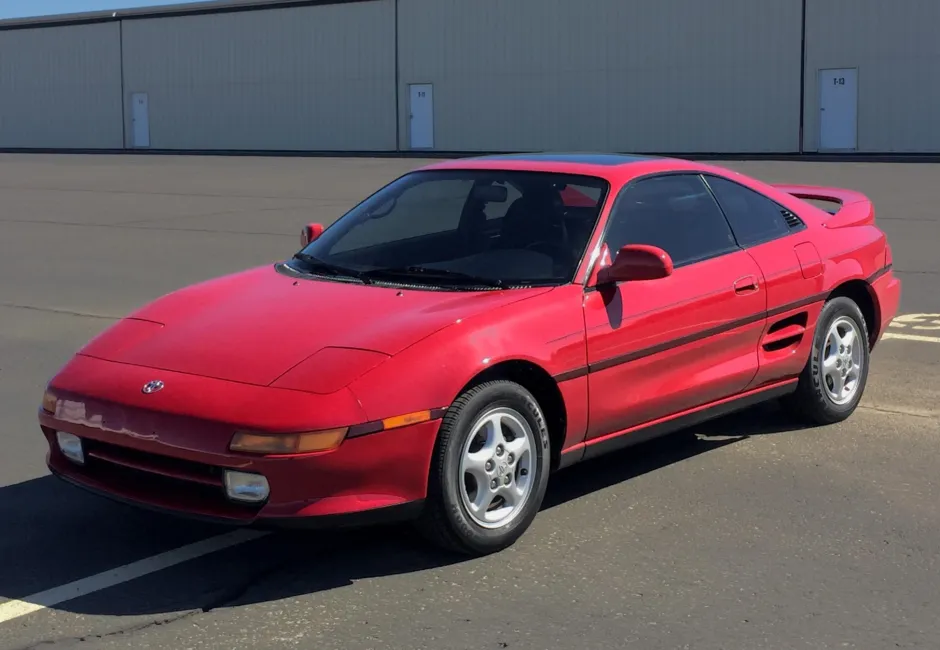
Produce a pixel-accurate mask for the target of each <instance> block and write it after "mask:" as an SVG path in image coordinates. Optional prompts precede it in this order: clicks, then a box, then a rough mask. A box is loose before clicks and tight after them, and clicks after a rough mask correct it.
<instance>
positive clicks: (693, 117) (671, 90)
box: [399, 0, 940, 152]
mask: <svg viewBox="0 0 940 650" xmlns="http://www.w3.org/2000/svg"><path fill="white" fill-rule="evenodd" d="M938 4H940V3H938ZM801 18H802V15H801V2H800V0H773V1H772V2H770V1H763V0H762V1H760V2H756V1H755V0H709V1H708V2H702V1H701V0H657V1H656V2H632V1H631V2H627V1H624V0H619V1H618V0H577V2H575V1H572V0H511V1H510V0H473V1H470V0H400V10H399V30H400V31H399V55H400V79H401V88H400V91H401V92H400V97H401V102H402V106H401V108H402V110H401V115H402V122H401V141H400V143H399V144H400V145H401V147H402V148H403V149H407V148H408V144H409V139H408V138H409V135H408V134H409V130H408V127H409V120H408V117H409V110H408V102H409V91H408V84H410V83H432V84H433V94H434V112H435V116H434V117H435V134H434V135H435V148H437V149H441V150H445V151H446V150H458V151H460V150H465V151H476V150H496V151H499V150H531V149H595V150H620V151H657V152H719V151H723V152H779V151H796V150H797V149H798V146H799V119H800V115H799V114H800V61H801V44H800V37H801V28H802V25H801Z"/></svg>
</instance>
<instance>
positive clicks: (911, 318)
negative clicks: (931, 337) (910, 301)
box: [890, 314, 940, 331]
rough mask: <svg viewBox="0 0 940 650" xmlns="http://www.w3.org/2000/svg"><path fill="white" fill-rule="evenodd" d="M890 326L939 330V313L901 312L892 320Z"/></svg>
mask: <svg viewBox="0 0 940 650" xmlns="http://www.w3.org/2000/svg"><path fill="white" fill-rule="evenodd" d="M890 327H899V328H904V327H911V328H913V329H915V330H934V331H940V314H903V315H901V316H898V317H897V318H895V319H894V320H892V321H891V324H890Z"/></svg>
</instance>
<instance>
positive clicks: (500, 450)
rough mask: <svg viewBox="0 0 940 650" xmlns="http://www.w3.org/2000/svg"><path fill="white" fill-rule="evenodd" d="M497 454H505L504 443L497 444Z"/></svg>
mask: <svg viewBox="0 0 940 650" xmlns="http://www.w3.org/2000/svg"><path fill="white" fill-rule="evenodd" d="M496 455H497V456H502V455H503V446H502V445H497V446H496Z"/></svg>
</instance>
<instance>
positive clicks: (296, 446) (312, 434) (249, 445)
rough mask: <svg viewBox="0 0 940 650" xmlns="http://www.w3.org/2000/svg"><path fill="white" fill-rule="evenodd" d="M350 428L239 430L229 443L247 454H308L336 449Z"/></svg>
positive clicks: (233, 447) (233, 449)
mask: <svg viewBox="0 0 940 650" xmlns="http://www.w3.org/2000/svg"><path fill="white" fill-rule="evenodd" d="M348 430H349V429H347V428H346V427H343V428H342V429H327V430H325V431H308V432H304V433H252V432H249V431H238V432H236V433H235V436H234V437H233V438H232V442H231V443H230V444H229V449H230V450H232V451H240V452H243V453H246V454H275V455H280V454H308V453H311V452H315V451H328V450H330V449H336V448H337V447H339V446H340V444H341V443H342V442H343V440H344V439H345V438H346V432H347V431H348Z"/></svg>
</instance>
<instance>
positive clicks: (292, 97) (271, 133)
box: [124, 0, 395, 151]
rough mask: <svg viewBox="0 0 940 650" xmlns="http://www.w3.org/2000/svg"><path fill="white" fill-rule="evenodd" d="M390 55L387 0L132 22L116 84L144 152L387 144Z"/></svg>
mask: <svg viewBox="0 0 940 650" xmlns="http://www.w3.org/2000/svg"><path fill="white" fill-rule="evenodd" d="M394 52H395V9H394V3H393V2H392V0H376V1H375V2H361V3H352V4H342V5H326V6H320V7H303V8H291V9H274V10H270V11H253V12H245V13H230V14H218V15H205V16H185V17H178V18H160V19H152V20H134V21H127V22H125V23H124V74H125V90H126V96H127V97H130V95H131V93H134V92H145V93H147V94H148V99H149V111H150V135H151V147H153V148H158V149H244V150H263V149H268V150H347V151H355V150H391V149H394V148H395V57H394ZM129 111H130V107H129V102H128V109H127V114H126V115H125V119H126V120H127V124H128V133H130V132H131V130H130V124H131V121H130V120H131V117H130V112H129Z"/></svg>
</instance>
